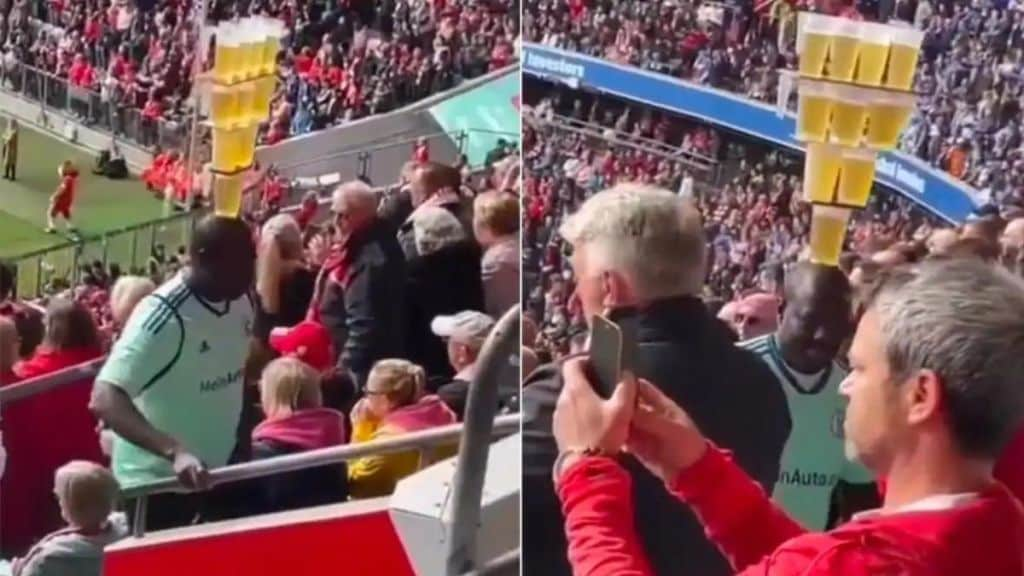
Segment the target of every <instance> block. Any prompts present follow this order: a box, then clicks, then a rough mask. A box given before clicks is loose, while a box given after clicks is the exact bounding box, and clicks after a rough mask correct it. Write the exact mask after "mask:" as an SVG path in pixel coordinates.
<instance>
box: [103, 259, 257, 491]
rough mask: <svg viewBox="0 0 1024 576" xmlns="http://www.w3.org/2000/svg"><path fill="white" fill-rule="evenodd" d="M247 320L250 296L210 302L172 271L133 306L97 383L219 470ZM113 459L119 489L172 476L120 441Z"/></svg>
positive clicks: (229, 439)
mask: <svg viewBox="0 0 1024 576" xmlns="http://www.w3.org/2000/svg"><path fill="white" fill-rule="evenodd" d="M252 323H253V306H252V302H251V300H250V299H249V297H248V296H243V297H242V298H239V299H238V300H235V301H233V302H208V301H206V300H203V299H202V298H200V297H199V296H198V295H196V294H195V293H194V292H192V291H191V290H190V289H189V288H188V286H186V285H185V283H184V281H183V278H182V275H181V274H178V275H177V276H175V277H174V278H173V279H171V280H168V281H167V282H165V283H164V284H163V285H162V286H160V287H159V288H158V289H157V290H156V292H154V293H153V294H151V295H149V296H147V297H146V298H144V299H143V300H142V301H141V302H140V303H139V305H138V306H137V307H136V308H135V310H134V311H133V312H132V315H131V317H130V318H129V319H128V322H127V325H126V326H125V329H124V332H123V333H122V334H121V337H120V338H118V340H117V342H116V343H115V344H114V348H113V350H111V352H110V356H109V358H107V362H106V363H105V364H104V365H103V369H102V370H100V374H99V376H97V380H102V381H104V382H109V383H110V384H112V385H114V386H117V387H118V388H120V389H121V390H123V391H124V392H125V393H126V394H127V395H128V396H129V397H130V398H131V399H132V402H134V404H135V407H136V408H137V409H138V410H139V412H140V413H142V415H143V416H145V418H146V420H148V421H149V423H150V424H152V425H153V427H154V428H156V429H158V430H160V431H162V432H164V433H166V434H168V435H169V436H171V437H173V438H175V439H176V440H178V441H179V442H181V443H182V444H183V445H184V446H185V447H186V448H187V449H188V450H189V451H190V452H192V454H195V455H196V456H197V457H198V458H199V459H201V460H202V461H203V462H204V463H205V464H206V465H207V466H209V467H211V468H213V467H217V466H223V465H225V464H227V462H228V458H229V457H230V455H231V453H232V451H233V450H234V448H235V444H236V441H237V428H238V423H239V419H240V418H241V413H242V386H243V382H242V368H243V366H244V364H245V359H246V355H247V354H248V351H249V335H250V333H251V331H252ZM112 460H113V469H114V475H115V476H116V477H117V479H118V481H119V482H120V483H121V487H122V488H131V487H133V486H137V485H139V484H142V483H145V482H149V481H152V480H155V479H158V478H165V477H167V476H172V475H173V469H172V467H171V463H170V462H169V461H167V460H165V459H164V458H161V457H160V456H157V455H155V454H152V453H150V452H148V451H147V450H144V449H142V448H140V447H138V446H136V445H134V444H132V443H130V442H127V441H125V440H123V439H121V438H119V437H118V438H115V440H114V453H113V456H112Z"/></svg>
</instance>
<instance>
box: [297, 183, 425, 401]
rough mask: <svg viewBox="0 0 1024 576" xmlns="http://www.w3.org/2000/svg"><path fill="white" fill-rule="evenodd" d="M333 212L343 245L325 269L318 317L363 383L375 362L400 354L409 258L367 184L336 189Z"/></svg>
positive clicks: (341, 358)
mask: <svg viewBox="0 0 1024 576" xmlns="http://www.w3.org/2000/svg"><path fill="white" fill-rule="evenodd" d="M331 214H332V215H333V219H334V220H333V223H334V227H335V228H336V229H337V231H338V232H337V233H338V237H339V238H338V239H339V241H340V245H341V246H340V250H338V251H337V253H336V254H335V255H333V256H332V258H330V259H329V261H328V262H327V263H326V264H325V265H324V271H323V272H321V278H320V282H319V283H318V284H319V287H318V289H317V296H316V297H317V298H319V299H320V300H319V312H320V321H321V322H322V323H323V325H324V326H326V327H327V329H328V330H330V332H331V339H332V340H333V341H334V347H335V350H337V351H339V354H340V356H339V358H338V364H339V366H341V367H344V368H346V369H348V370H349V371H351V372H352V374H353V376H354V377H355V379H356V383H357V385H358V386H359V387H362V386H363V385H364V384H365V382H366V376H367V375H368V374H369V373H370V368H372V367H373V364H374V363H375V362H376V361H377V360H380V359H382V358H396V357H399V358H400V357H401V356H402V352H403V350H402V342H403V340H404V338H403V333H404V330H405V321H404V317H403V310H404V306H403V302H404V300H403V298H404V292H405V290H404V287H405V259H404V257H403V256H402V249H401V247H400V246H399V245H398V241H397V240H396V239H395V236H394V230H392V229H391V228H389V227H388V226H387V225H386V224H384V223H383V222H382V221H380V220H379V219H378V218H377V195H376V194H375V193H374V192H373V190H372V189H371V188H370V187H369V186H367V185H366V184H364V183H363V182H359V181H353V182H349V183H347V184H343V185H341V186H340V187H338V189H337V190H335V191H334V197H333V199H332V202H331Z"/></svg>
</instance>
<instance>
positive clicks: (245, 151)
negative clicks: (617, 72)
mask: <svg viewBox="0 0 1024 576" xmlns="http://www.w3.org/2000/svg"><path fill="white" fill-rule="evenodd" d="M259 128H260V126H259V124H258V123H256V122H250V123H249V125H248V126H244V127H243V128H242V129H241V130H240V134H239V136H238V151H237V154H236V155H235V158H234V159H235V167H236V168H248V167H249V166H250V165H251V164H252V161H253V158H254V157H255V156H256V134H257V133H258V132H259Z"/></svg>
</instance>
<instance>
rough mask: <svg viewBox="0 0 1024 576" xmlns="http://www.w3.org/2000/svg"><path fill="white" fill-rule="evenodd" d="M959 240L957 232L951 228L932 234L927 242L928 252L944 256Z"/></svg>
mask: <svg viewBox="0 0 1024 576" xmlns="http://www.w3.org/2000/svg"><path fill="white" fill-rule="evenodd" d="M959 239H960V237H959V235H957V233H956V230H953V229H950V228H942V229H939V230H936V231H934V232H932V233H931V236H929V237H928V241H927V242H926V245H927V246H928V252H929V253H931V254H933V255H936V256H944V255H946V254H947V253H948V252H949V249H950V248H952V247H953V245H955V244H956V243H957V240H959Z"/></svg>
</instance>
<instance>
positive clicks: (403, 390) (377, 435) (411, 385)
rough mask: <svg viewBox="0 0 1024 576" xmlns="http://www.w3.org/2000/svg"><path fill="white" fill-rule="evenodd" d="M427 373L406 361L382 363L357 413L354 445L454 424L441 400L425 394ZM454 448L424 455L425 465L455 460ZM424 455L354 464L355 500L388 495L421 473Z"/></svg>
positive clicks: (351, 465) (400, 455)
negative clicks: (411, 476) (446, 459)
mask: <svg viewBox="0 0 1024 576" xmlns="http://www.w3.org/2000/svg"><path fill="white" fill-rule="evenodd" d="M426 380H427V378H426V373H425V372H424V371H423V369H422V368H420V367H419V366H417V365H415V364H413V363H411V362H409V361H406V360H394V359H387V360H381V361H380V362H377V363H376V364H375V365H374V366H373V370H372V371H371V372H370V375H369V379H368V380H367V382H366V390H365V396H364V397H363V399H362V400H360V401H359V402H358V403H357V404H356V406H355V408H353V409H352V415H351V416H352V442H353V443H359V442H369V441H373V440H380V439H383V438H392V437H395V436H401V435H403V434H408V433H410V432H419V431H421V430H426V429H429V428H434V427H437V426H444V425H446V424H454V423H455V422H456V417H455V414H454V413H453V412H452V411H451V410H449V409H448V407H447V406H445V404H444V402H442V401H441V399H440V398H438V397H437V396H434V395H429V394H426V393H425V387H426V383H427V382H426ZM452 448H453V447H451V446H442V447H437V448H434V449H433V450H430V451H429V453H428V452H424V453H423V457H422V459H423V460H424V461H423V462H422V464H425V465H427V464H430V463H431V462H433V461H435V460H439V459H441V458H444V457H446V456H449V455H451V454H452V453H453V452H454V451H453V449H452ZM420 464H421V452H420V451H417V450H409V451H406V452H398V453H394V454H383V455H377V456H367V457H364V458H359V459H358V460H353V461H351V462H349V467H348V479H349V489H350V490H351V493H352V497H354V498H370V497H375V496H386V495H388V494H391V493H392V492H394V490H395V484H397V483H398V481H399V480H401V479H402V478H404V477H406V476H408V475H410V474H412V473H413V472H415V471H416V470H417V469H419V467H420Z"/></svg>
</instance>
